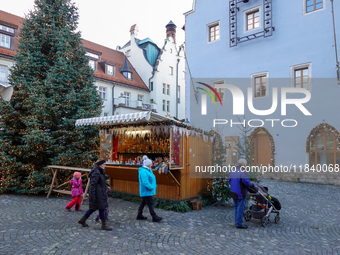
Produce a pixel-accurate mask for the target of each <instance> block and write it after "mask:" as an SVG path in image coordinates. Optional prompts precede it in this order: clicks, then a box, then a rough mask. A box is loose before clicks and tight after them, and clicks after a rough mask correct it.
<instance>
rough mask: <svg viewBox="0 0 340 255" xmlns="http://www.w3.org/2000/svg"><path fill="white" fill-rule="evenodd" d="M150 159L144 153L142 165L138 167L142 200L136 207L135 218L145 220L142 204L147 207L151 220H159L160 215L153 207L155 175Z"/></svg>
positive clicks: (155, 186)
mask: <svg viewBox="0 0 340 255" xmlns="http://www.w3.org/2000/svg"><path fill="white" fill-rule="evenodd" d="M151 167H152V161H151V159H149V158H148V157H147V156H146V155H144V156H143V166H142V167H140V168H139V169H138V179H139V195H140V197H141V198H142V202H141V203H140V206H139V208H138V215H137V218H136V219H137V220H146V219H147V217H144V216H143V209H144V206H145V205H147V206H148V207H149V211H150V214H151V216H152V221H153V222H160V221H161V220H162V218H161V217H158V216H157V215H156V212H155V210H154V209H153V198H152V196H154V195H156V188H157V185H156V176H155V175H154V174H153V172H152V169H151Z"/></svg>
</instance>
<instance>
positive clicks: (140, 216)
mask: <svg viewBox="0 0 340 255" xmlns="http://www.w3.org/2000/svg"><path fill="white" fill-rule="evenodd" d="M146 219H147V217H144V216H143V214H140V215H139V214H138V215H137V218H136V220H146Z"/></svg>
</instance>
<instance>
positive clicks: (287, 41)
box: [185, 0, 340, 172]
mask: <svg viewBox="0 0 340 255" xmlns="http://www.w3.org/2000/svg"><path fill="white" fill-rule="evenodd" d="M332 5H333V8H332ZM333 14H334V20H333ZM185 16H186V23H185V32H186V57H187V61H188V65H187V69H188V72H187V73H190V74H191V76H190V75H188V76H187V80H186V82H187V86H186V87H187V89H188V90H187V93H188V94H190V106H188V108H189V109H188V110H187V111H188V113H190V114H189V116H190V125H193V126H196V127H200V128H202V129H205V130H207V129H208V130H209V129H211V128H213V129H215V130H216V129H218V130H219V131H220V132H221V134H222V138H223V137H229V136H232V137H237V136H238V137H239V138H241V135H240V129H239V127H240V126H241V125H243V124H235V122H241V123H243V121H244V120H245V123H246V126H252V127H253V129H252V132H251V134H250V136H249V141H254V142H255V147H256V150H255V151H254V159H253V160H254V161H253V164H256V165H260V164H271V165H272V166H278V165H283V166H288V167H289V168H290V169H292V168H294V167H296V168H297V169H299V168H300V169H299V170H298V171H302V172H304V171H307V168H309V167H310V168H311V167H312V166H313V165H314V167H317V166H318V167H320V168H321V167H322V165H324V166H326V165H327V166H328V168H327V169H331V168H332V167H333V166H334V164H336V163H339V159H340V153H339V147H340V145H339V139H340V136H339V131H340V113H339V110H340V100H339V95H340V84H339V82H338V81H339V70H338V68H339V64H338V60H337V56H336V54H337V50H338V47H337V46H336V34H338V35H339V34H340V2H339V1H334V3H333V2H332V1H330V0H284V1H283V0H238V1H236V0H230V1H226V0H214V1H208V0H194V2H193V9H192V10H191V11H189V12H187V13H185ZM333 21H334V22H333ZM198 82H202V83H205V84H207V85H209V86H211V87H212V88H214V89H215V90H216V91H217V93H218V95H219V96H220V99H221V102H219V99H218V97H217V96H216V95H215V94H214V92H213V91H212V90H211V89H209V88H208V87H207V86H205V85H202V84H201V83H198ZM219 84H231V85H235V86H237V87H238V88H239V89H240V90H241V91H242V92H243V95H244V114H242V111H241V113H240V112H238V113H237V110H240V109H235V108H237V107H238V106H236V104H235V102H234V101H237V100H236V99H235V96H234V97H233V94H232V92H231V91H230V89H228V88H221V85H220V86H219ZM203 88H204V89H205V91H204V90H203ZM274 88H276V89H274ZM287 88H288V92H286V93H285V89H287ZM295 88H303V89H305V90H306V93H301V92H299V91H296V92H295V90H294V89H295ZM248 89H249V91H248ZM275 90H277V101H276V102H275V100H274V99H273V98H276V96H275ZM206 91H210V93H211V94H212V95H213V97H214V98H215V100H216V104H215V103H214V100H213V99H212V98H211V97H210V96H209V94H208V93H207V92H206ZM248 92H249V93H248ZM273 93H274V95H273ZM248 94H250V95H248ZM282 94H283V96H284V98H288V99H294V98H295V99H303V98H305V99H306V100H305V101H306V102H305V103H302V104H301V105H302V106H301V107H300V108H299V107H298V105H294V104H287V106H284V105H282V102H283V101H284V100H282V99H283V98H282V97H281V96H282ZM204 95H206V96H204ZM248 96H250V99H251V102H248V99H247V97H248ZM308 96H310V99H308ZM205 98H206V99H205ZM202 100H206V102H207V104H206V105H207V110H206V114H204V113H203V110H202V105H203V104H204V103H203V101H202ZM302 101H303V100H302ZM302 101H301V102H302ZM291 103H292V102H291ZM276 104H277V107H275V106H276ZM253 108H254V109H255V110H270V109H271V111H268V112H269V114H268V112H267V113H265V112H262V114H263V115H261V112H257V113H256V112H255V110H254V109H253ZM274 109H276V110H275V111H274ZM284 109H286V110H284ZM233 111H234V113H233ZM235 112H236V113H235ZM307 112H308V113H309V114H308V113H307ZM254 113H255V114H254ZM264 114H265V115H264ZM214 119H215V124H216V123H220V124H216V125H215V127H213V125H214ZM216 119H218V120H219V121H217V120H216ZM232 124H234V125H232ZM226 140H227V139H226ZM329 166H331V167H329Z"/></svg>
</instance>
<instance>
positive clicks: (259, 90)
mask: <svg viewBox="0 0 340 255" xmlns="http://www.w3.org/2000/svg"><path fill="white" fill-rule="evenodd" d="M266 91H267V76H266V75H263V76H257V77H254V97H264V96H266Z"/></svg>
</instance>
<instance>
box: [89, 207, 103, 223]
mask: <svg viewBox="0 0 340 255" xmlns="http://www.w3.org/2000/svg"><path fill="white" fill-rule="evenodd" d="M95 211H96V210H93V209H88V210H87V212H86V213H85V215H86V216H87V217H90V215H91V214H92V213H93V212H95ZM99 217H100V219H101V220H102V221H104V220H105V209H103V210H99Z"/></svg>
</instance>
